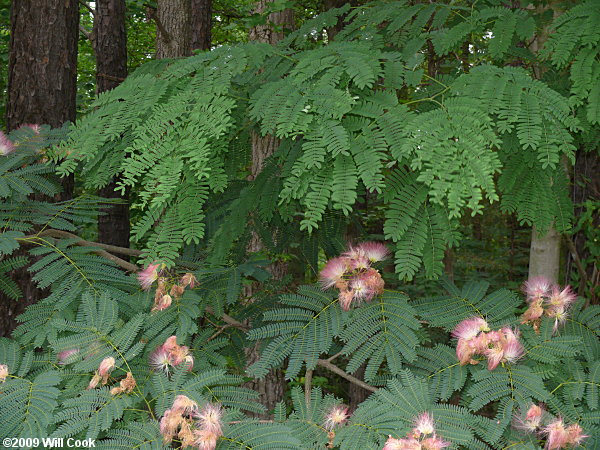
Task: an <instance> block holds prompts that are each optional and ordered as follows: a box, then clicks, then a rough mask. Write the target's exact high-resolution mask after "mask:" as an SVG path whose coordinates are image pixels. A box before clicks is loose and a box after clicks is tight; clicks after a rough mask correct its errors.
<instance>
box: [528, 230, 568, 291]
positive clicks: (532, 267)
mask: <svg viewBox="0 0 600 450" xmlns="http://www.w3.org/2000/svg"><path fill="white" fill-rule="evenodd" d="M559 267H560V234H558V233H557V232H556V230H555V229H554V228H550V229H549V230H548V232H547V233H546V234H544V235H540V234H539V233H538V232H537V230H536V229H535V227H533V231H532V233H531V249H530V252H529V279H531V278H533V277H539V276H543V277H546V278H547V279H549V280H550V281H552V282H553V283H556V282H557V281H558V270H559Z"/></svg>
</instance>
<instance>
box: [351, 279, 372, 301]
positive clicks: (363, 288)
mask: <svg viewBox="0 0 600 450" xmlns="http://www.w3.org/2000/svg"><path fill="white" fill-rule="evenodd" d="M350 290H351V291H352V296H353V297H354V299H355V300H358V301H359V302H360V301H361V300H364V299H365V298H367V297H368V296H369V294H370V293H371V292H370V290H369V288H368V287H367V283H365V282H364V281H363V280H362V278H360V277H354V278H353V279H352V280H351V281H350Z"/></svg>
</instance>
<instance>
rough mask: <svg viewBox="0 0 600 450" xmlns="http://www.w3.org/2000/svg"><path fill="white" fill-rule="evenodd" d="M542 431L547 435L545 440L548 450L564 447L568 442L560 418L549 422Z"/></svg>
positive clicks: (567, 436)
mask: <svg viewBox="0 0 600 450" xmlns="http://www.w3.org/2000/svg"><path fill="white" fill-rule="evenodd" d="M543 432H544V433H545V434H547V435H548V438H547V440H546V446H547V448H548V450H555V449H559V448H564V447H565V446H566V445H568V444H569V434H568V433H567V430H566V429H565V424H564V422H563V421H562V420H561V419H560V418H558V419H556V420H554V421H553V422H551V423H549V424H548V425H547V426H546V427H545V428H544V430H543Z"/></svg>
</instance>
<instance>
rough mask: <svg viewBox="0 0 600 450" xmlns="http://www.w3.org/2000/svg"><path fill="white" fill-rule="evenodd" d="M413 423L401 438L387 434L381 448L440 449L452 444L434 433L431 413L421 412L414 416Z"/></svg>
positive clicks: (399, 449) (404, 449)
mask: <svg viewBox="0 0 600 450" xmlns="http://www.w3.org/2000/svg"><path fill="white" fill-rule="evenodd" d="M414 425H415V426H414V428H413V429H412V430H411V431H410V432H408V433H407V434H406V437H405V438H403V439H395V438H393V437H392V436H389V437H388V440H387V441H386V443H385V445H384V446H383V450H440V449H442V448H446V447H450V445H452V443H451V442H448V441H445V440H443V439H442V438H440V437H438V436H437V435H436V433H435V424H434V422H433V417H432V416H431V414H429V413H427V412H425V413H423V414H421V415H420V416H419V417H417V418H416V420H415V424H414Z"/></svg>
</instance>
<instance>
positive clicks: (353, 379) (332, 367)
mask: <svg viewBox="0 0 600 450" xmlns="http://www.w3.org/2000/svg"><path fill="white" fill-rule="evenodd" d="M317 365H319V366H321V367H325V368H326V369H327V370H329V371H331V372H333V373H335V374H338V375H339V376H340V377H342V378H345V379H346V380H348V381H349V382H350V383H353V384H356V385H357V386H360V387H361V388H363V389H366V390H367V391H370V392H377V388H376V387H375V386H371V385H370V384H367V383H365V382H364V381H362V380H359V379H358V378H356V377H354V376H352V375H350V374H349V373H347V372H345V371H344V370H342V369H340V368H339V367H338V366H336V365H335V364H333V363H331V362H329V361H328V360H326V359H319V360H317Z"/></svg>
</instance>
